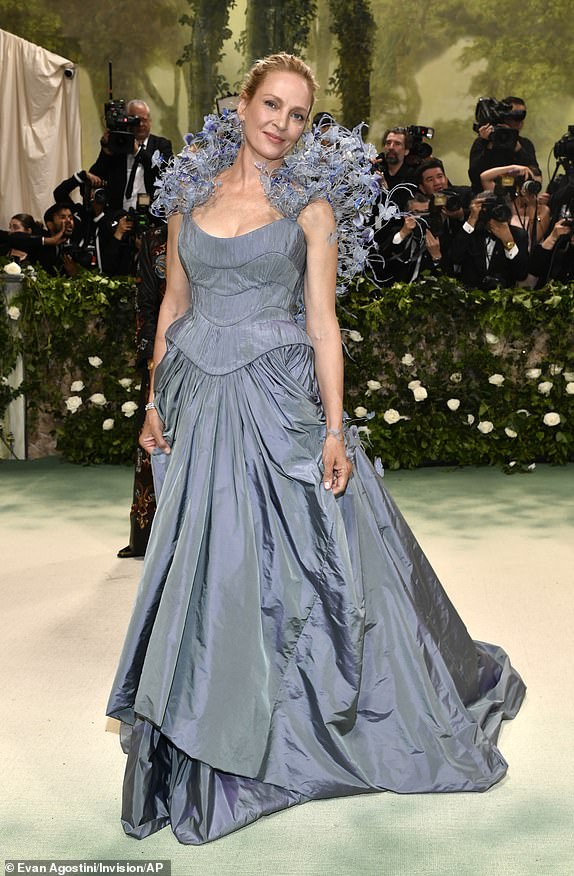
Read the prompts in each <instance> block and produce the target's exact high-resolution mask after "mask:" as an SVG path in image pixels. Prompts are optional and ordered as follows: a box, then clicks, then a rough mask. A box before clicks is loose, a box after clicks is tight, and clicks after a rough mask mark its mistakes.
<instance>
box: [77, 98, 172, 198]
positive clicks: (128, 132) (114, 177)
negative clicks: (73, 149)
mask: <svg viewBox="0 0 574 876" xmlns="http://www.w3.org/2000/svg"><path fill="white" fill-rule="evenodd" d="M117 104H122V102H121V101H118V102H116V105H117ZM116 105H114V106H116ZM120 115H123V114H122V113H120ZM115 121H116V122H117V119H116V120H115ZM113 123H114V119H113V118H110V117H109V114H108V118H106V124H108V125H111V124H113ZM119 128H120V130H119V131H113V130H110V128H109V127H107V128H106V130H105V131H104V133H103V135H102V139H101V141H100V145H101V151H100V154H99V156H98V158H97V160H96V161H95V162H94V164H93V165H92V166H91V167H90V173H93V174H95V175H96V176H98V177H100V178H101V179H103V180H105V181H106V192H107V197H108V205H109V207H110V209H111V210H112V211H114V212H117V211H119V210H126V211H127V210H129V209H130V207H131V208H135V206H136V198H137V195H138V194H145V193H147V194H148V195H150V197H151V196H153V194H154V186H155V182H156V179H157V178H158V176H159V169H158V168H157V167H154V166H152V157H153V155H154V153H155V152H159V153H160V154H161V156H162V157H163V159H164V160H165V161H169V159H170V158H171V157H172V155H173V150H172V148H171V142H170V141H169V140H167V139H166V138H165V137H158V136H157V135H156V134H152V133H151V115H150V110H149V107H148V105H147V103H145V102H144V101H143V100H131V101H130V102H129V103H128V104H127V107H126V108H125V115H123V117H122V118H121V119H120V120H119ZM114 135H119V136H114Z"/></svg>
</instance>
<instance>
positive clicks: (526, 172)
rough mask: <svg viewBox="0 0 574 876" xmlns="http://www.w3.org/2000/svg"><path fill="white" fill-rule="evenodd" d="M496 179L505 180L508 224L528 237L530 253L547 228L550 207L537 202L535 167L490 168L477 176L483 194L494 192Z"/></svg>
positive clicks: (539, 184) (538, 186)
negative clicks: (508, 202) (508, 201)
mask: <svg viewBox="0 0 574 876" xmlns="http://www.w3.org/2000/svg"><path fill="white" fill-rule="evenodd" d="M497 179H506V180H507V187H506V188H507V191H508V194H509V196H510V205H511V210H512V216H511V218H510V224H511V225H514V226H517V227H519V228H523V229H524V230H525V231H526V233H527V234H528V249H529V251H531V250H532V249H533V248H534V247H535V246H536V244H537V243H539V242H540V241H541V240H543V239H544V238H545V237H546V235H547V233H548V229H549V228H550V223H551V213H550V207H548V206H547V205H546V204H544V203H541V201H540V192H541V191H542V175H541V174H540V170H539V168H538V167H523V166H522V165H520V164H507V165H505V166H504V167H493V168H492V169H491V170H485V171H484V172H483V173H481V175H480V180H481V182H482V186H483V189H484V191H494V189H495V186H496V180H497Z"/></svg>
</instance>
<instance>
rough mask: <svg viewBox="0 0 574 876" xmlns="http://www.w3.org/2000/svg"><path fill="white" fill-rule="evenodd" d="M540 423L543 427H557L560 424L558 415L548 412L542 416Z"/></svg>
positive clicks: (554, 412)
mask: <svg viewBox="0 0 574 876" xmlns="http://www.w3.org/2000/svg"><path fill="white" fill-rule="evenodd" d="M542 422H543V423H544V425H545V426H557V425H558V424H559V423H560V414H557V413H556V411H549V412H548V413H547V414H544V417H543V420H542Z"/></svg>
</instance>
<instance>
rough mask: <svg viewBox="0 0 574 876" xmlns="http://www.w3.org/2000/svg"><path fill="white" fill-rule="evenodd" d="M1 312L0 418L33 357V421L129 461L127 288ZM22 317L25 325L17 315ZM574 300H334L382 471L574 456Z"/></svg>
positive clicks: (33, 297) (447, 291)
mask: <svg viewBox="0 0 574 876" xmlns="http://www.w3.org/2000/svg"><path fill="white" fill-rule="evenodd" d="M10 304H11V309H10V312H9V311H8V308H7V307H2V308H0V310H1V313H0V381H1V383H0V414H2V412H3V409H4V408H5V406H6V404H7V403H8V402H9V401H10V398H11V396H12V395H13V393H12V392H11V391H10V390H9V389H8V388H7V386H6V376H7V374H8V372H9V370H10V369H11V367H12V366H13V361H14V356H15V355H16V353H17V352H18V351H19V350H23V351H24V358H25V373H26V376H25V381H24V384H23V385H22V386H21V387H20V390H21V391H24V392H25V393H26V397H27V404H28V411H29V418H30V421H31V424H32V427H33V423H34V417H35V415H37V414H38V412H40V411H43V412H45V413H47V414H48V415H49V416H50V417H51V418H52V419H53V422H54V429H55V432H56V435H57V447H58V450H59V451H60V452H61V453H62V454H63V456H64V457H65V458H66V459H68V460H70V461H72V462H77V463H84V464H88V463H104V462H105V463H128V462H130V461H131V460H132V459H133V455H134V447H135V440H136V434H135V419H136V418H135V416H134V412H135V409H136V402H137V396H138V386H137V385H138V382H139V377H138V374H137V372H135V369H134V365H133V350H134V326H135V308H134V286H133V282H132V281H131V280H127V279H114V280H111V279H108V278H105V277H99V276H97V275H93V274H88V273H84V274H82V275H81V276H80V277H78V278H77V279H75V280H70V279H66V278H60V277H48V276H47V275H46V274H44V273H43V272H41V271H40V270H37V271H35V272H33V273H31V274H24V275H23V279H22V284H21V289H20V292H19V293H18V295H17V296H16V298H14V299H13V300H12V301H11V302H10ZM14 307H16V309H17V311H18V315H17V316H16V311H15V310H14ZM573 314H574V291H573V289H572V287H570V286H563V285H560V284H551V285H549V286H548V287H546V288H545V289H543V290H541V291H539V292H533V291H530V290H523V289H514V290H504V289H501V290H496V291H494V292H481V291H476V290H472V291H468V290H465V289H464V288H462V287H461V286H459V285H458V284H457V283H456V282H455V281H453V280H451V279H449V278H439V279H436V278H433V277H426V278H424V277H423V278H422V279H420V280H419V281H418V282H417V283H414V284H412V285H400V284H396V285H394V286H392V287H389V288H384V289H375V288H373V286H372V285H371V284H370V283H369V282H368V281H367V280H365V279H364V278H361V279H360V280H359V281H357V282H356V283H355V285H354V287H353V289H352V290H351V292H350V294H349V295H348V296H347V297H346V298H344V299H343V300H342V301H341V302H340V304H339V321H340V324H341V330H342V337H343V342H344V344H345V348H346V351H347V356H346V398H345V404H346V408H347V411H348V413H349V416H350V418H351V421H352V422H354V423H355V424H356V425H357V426H358V427H359V430H360V432H361V436H362V439H363V442H364V444H365V446H366V448H367V451H368V452H369V453H370V454H371V455H373V456H379V457H380V458H381V460H382V462H383V464H384V465H385V466H386V467H389V468H401V467H402V468H412V467H415V466H419V465H425V464H437V463H442V464H461V465H464V464H489V465H499V466H503V467H505V468H506V469H507V470H508V471H519V470H524V469H527V468H528V467H529V466H531V465H532V464H533V463H535V462H536V461H539V460H545V461H547V462H551V463H559V464H560V463H565V462H567V461H571V460H573V459H574V428H573V423H574V328H573V319H572V317H573Z"/></svg>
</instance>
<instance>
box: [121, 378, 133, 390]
mask: <svg viewBox="0 0 574 876" xmlns="http://www.w3.org/2000/svg"><path fill="white" fill-rule="evenodd" d="M118 383H119V385H120V386H123V388H124V389H129V388H130V386H131V385H132V383H133V380H132V379H131V377H122V379H121V380H118Z"/></svg>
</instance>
